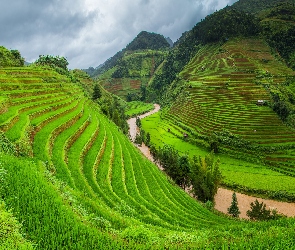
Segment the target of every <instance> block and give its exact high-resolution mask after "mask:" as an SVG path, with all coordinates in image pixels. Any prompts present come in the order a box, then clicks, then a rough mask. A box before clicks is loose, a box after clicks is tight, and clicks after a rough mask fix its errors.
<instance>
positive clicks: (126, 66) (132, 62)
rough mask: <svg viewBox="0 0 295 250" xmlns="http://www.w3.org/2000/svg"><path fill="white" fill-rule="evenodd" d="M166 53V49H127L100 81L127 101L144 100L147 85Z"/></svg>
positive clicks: (100, 77) (107, 88) (101, 76)
mask: <svg viewBox="0 0 295 250" xmlns="http://www.w3.org/2000/svg"><path fill="white" fill-rule="evenodd" d="M166 55H167V52H166V51H155V50H139V51H126V52H125V53H124V55H123V57H122V58H121V60H120V61H119V62H118V63H117V64H116V65H115V66H114V67H113V68H111V69H110V70H108V71H106V72H105V73H103V74H102V75H100V76H99V78H98V82H99V83H100V84H101V85H102V86H103V87H104V88H105V89H106V90H108V91H110V92H111V93H113V94H115V95H118V96H120V97H122V98H123V99H125V100H127V101H134V100H140V99H142V100H144V99H145V98H146V96H145V95H146V87H147V86H148V84H149V82H150V81H151V79H152V78H153V76H154V74H155V72H156V71H157V70H158V68H159V66H161V64H162V62H163V61H164V59H165V57H166Z"/></svg>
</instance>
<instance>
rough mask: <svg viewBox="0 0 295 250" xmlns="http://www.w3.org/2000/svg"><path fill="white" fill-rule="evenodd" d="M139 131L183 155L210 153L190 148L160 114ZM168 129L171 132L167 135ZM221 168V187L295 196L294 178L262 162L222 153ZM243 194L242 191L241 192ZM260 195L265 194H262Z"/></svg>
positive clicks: (154, 142) (157, 143)
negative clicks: (248, 160)
mask: <svg viewBox="0 0 295 250" xmlns="http://www.w3.org/2000/svg"><path fill="white" fill-rule="evenodd" d="M142 128H143V129H144V130H145V131H146V132H149V133H150V135H151V142H152V143H153V144H154V145H156V146H161V147H162V146H163V145H164V144H168V145H172V146H173V147H174V148H176V149H177V150H178V151H179V152H181V153H182V154H188V155H189V156H190V157H193V156H195V155H197V156H205V155H206V154H208V153H209V152H210V151H209V150H208V149H206V148H204V147H200V146H196V145H192V144H191V143H189V142H187V141H185V140H184V138H183V133H184V132H185V131H184V130H182V129H181V128H179V127H177V126H176V125H175V124H173V123H171V122H170V121H169V120H166V119H161V113H157V114H153V115H151V116H149V117H146V118H144V119H142ZM168 130H170V132H168ZM217 157H219V158H220V168H221V171H222V175H223V176H224V180H223V184H224V185H227V186H229V187H232V186H241V187H240V189H241V188H243V189H244V190H246V191H247V190H249V191H250V192H251V191H252V192H253V191H254V192H255V191H256V192H259V191H260V192H262V191H263V190H265V191H266V190H267V191H273V192H276V191H283V192H287V193H288V194H295V186H294V177H291V176H286V175H284V174H282V173H278V172H276V171H273V170H272V169H270V168H269V167H267V166H266V165H264V164H261V163H251V162H247V161H244V160H239V159H235V158H231V157H229V156H227V155H225V154H220V153H219V154H217ZM242 191H243V190H242ZM260 195H265V192H263V193H262V194H260Z"/></svg>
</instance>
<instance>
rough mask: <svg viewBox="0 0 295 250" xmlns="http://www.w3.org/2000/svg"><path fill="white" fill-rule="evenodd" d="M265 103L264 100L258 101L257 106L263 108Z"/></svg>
mask: <svg viewBox="0 0 295 250" xmlns="http://www.w3.org/2000/svg"><path fill="white" fill-rule="evenodd" d="M264 103H265V101H264V100H257V103H256V104H257V106H263V105H264Z"/></svg>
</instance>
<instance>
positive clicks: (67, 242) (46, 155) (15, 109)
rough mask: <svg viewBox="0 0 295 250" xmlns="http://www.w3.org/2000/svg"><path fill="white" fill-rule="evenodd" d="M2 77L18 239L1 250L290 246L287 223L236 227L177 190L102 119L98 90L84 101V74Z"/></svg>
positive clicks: (23, 71) (5, 192) (6, 189)
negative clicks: (92, 98)
mask: <svg viewBox="0 0 295 250" xmlns="http://www.w3.org/2000/svg"><path fill="white" fill-rule="evenodd" d="M0 73H1V75H0V76H1V77H0V81H1V86H0V87H1V99H0V100H1V105H2V106H1V115H0V122H1V131H2V133H1V137H0V142H1V143H0V145H1V147H0V151H1V153H0V164H1V173H4V174H2V175H1V182H0V187H1V188H0V197H1V200H3V201H4V202H5V204H6V207H7V210H10V214H11V215H13V216H14V217H15V218H16V219H17V220H18V221H19V222H22V231H21V232H22V233H23V236H21V235H19V234H18V233H17V231H16V233H17V235H19V236H17V238H15V236H14V235H8V234H6V235H7V236H8V238H7V239H8V240H7V241H6V243H5V244H8V248H16V247H15V246H16V245H17V244H19V246H20V247H19V248H20V249H30V247H31V244H30V243H27V241H26V240H28V241H29V242H31V243H32V244H33V245H34V246H35V248H36V249H45V248H46V249H57V248H58V249H60V248H64V249H69V248H71V249H73V248H74V249H90V248H95V249H125V248H127V249H162V248H169V249H179V248H206V247H207V248H222V247H223V248H227V247H229V246H233V244H234V245H235V246H236V247H237V248H240V247H246V248H247V247H250V246H252V245H255V244H257V243H258V242H259V245H260V246H261V247H263V248H265V247H266V248H268V247H277V246H282V247H284V248H285V249H286V248H287V247H288V246H289V247H290V248H292V247H293V245H294V242H293V241H292V240H290V239H292V238H293V237H294V230H293V227H294V220H293V219H289V220H286V219H281V220H278V221H271V222H269V223H259V224H252V223H249V222H236V221H234V220H231V219H229V218H226V217H224V216H220V215H218V214H215V213H213V212H211V211H209V210H207V209H206V208H204V207H203V206H202V205H201V204H200V203H198V202H196V201H195V200H194V199H192V198H191V197H190V196H189V195H187V194H186V193H185V192H184V191H183V190H182V189H180V188H179V187H177V186H176V185H175V184H174V183H173V182H172V181H171V179H170V178H169V177H167V176H166V175H164V174H163V173H161V171H159V169H158V168H157V167H156V166H155V165H153V164H152V163H151V162H149V161H148V160H147V159H145V158H144V157H143V156H142V155H141V154H140V153H139V152H138V150H137V149H136V148H135V147H134V146H133V145H132V144H131V143H130V141H129V139H128V138H127V136H125V135H124V134H123V133H122V132H120V129H119V128H118V126H116V124H115V123H113V122H111V121H110V120H109V119H108V118H107V117H106V116H105V115H104V114H103V112H102V110H103V107H102V103H99V100H101V99H102V98H107V96H106V94H105V93H104V90H103V89H102V96H101V97H100V98H98V102H97V103H95V102H93V101H92V100H91V99H90V98H91V96H92V95H89V93H87V92H86V91H87V89H88V87H84V88H83V85H84V84H86V83H89V82H88V81H89V79H88V78H87V77H86V76H84V75H83V74H82V73H81V72H75V77H76V78H77V79H78V81H75V82H72V81H71V79H70V78H68V77H67V76H66V75H61V74H59V73H57V72H56V71H54V70H52V69H49V68H42V67H36V66H30V67H25V68H3V69H1V71H0ZM78 76H80V78H78ZM48 79H51V81H48ZM53 79H54V80H55V81H53ZM16 82H17V83H16ZM87 96H89V97H90V98H87ZM8 100H10V101H8ZM12 131H14V132H12ZM181 162H182V164H184V162H185V161H184V159H182V160H181ZM2 177H3V178H2ZM11 215H9V216H8V217H7V216H5V217H4V222H1V226H2V225H5V223H6V224H7V223H10V222H9V221H11V220H10V218H11ZM3 223H4V224H3ZM15 225H16V224H15ZM16 228H18V227H17V226H16ZM242 229H243V230H242ZM257 232H262V234H260V233H259V234H258V233H257ZM270 234H272V235H273V234H274V235H275V237H272V238H271V239H269V237H267V235H270ZM23 238H25V239H26V240H24V239H23ZM1 239H2V238H1ZM278 244H279V245H278ZM23 246H24V247H23Z"/></svg>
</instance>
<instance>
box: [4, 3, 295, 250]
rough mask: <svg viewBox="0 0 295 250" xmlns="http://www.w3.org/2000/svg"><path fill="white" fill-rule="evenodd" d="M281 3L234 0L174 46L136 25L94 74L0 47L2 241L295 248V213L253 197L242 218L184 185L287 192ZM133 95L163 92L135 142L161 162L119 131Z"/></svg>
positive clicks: (289, 114) (292, 152)
mask: <svg viewBox="0 0 295 250" xmlns="http://www.w3.org/2000/svg"><path fill="white" fill-rule="evenodd" d="M255 2H256V3H257V5H255V4H254V3H255ZM277 2H278V1H268V2H267V3H265V2H264V1H259V2H257V1H254V0H253V1H252V0H248V1H242V0H241V1H239V2H238V3H237V4H235V5H234V8H230V7H227V8H225V9H224V10H221V11H218V12H215V13H213V14H212V15H210V16H208V17H207V18H205V20H203V21H202V22H200V23H199V24H197V25H196V26H195V27H194V28H193V29H192V30H191V31H189V32H186V33H184V34H183V36H182V37H181V38H180V39H179V40H178V42H177V43H176V44H175V46H174V48H173V49H171V50H169V49H168V48H169V44H168V43H167V41H166V40H165V38H164V37H163V36H160V35H157V34H151V33H148V32H142V33H140V34H139V35H138V37H137V38H136V39H135V40H134V41H133V42H131V43H130V44H129V45H128V46H127V47H126V49H124V50H122V51H120V52H118V53H117V54H116V55H115V56H114V57H113V58H111V59H110V60H108V61H107V62H106V63H105V64H104V65H102V66H100V67H98V68H97V69H95V70H94V69H89V70H90V71H91V74H92V76H94V75H97V74H99V76H98V79H97V81H94V80H93V79H91V78H90V76H89V75H87V74H86V73H85V72H83V71H81V70H73V71H70V70H68V68H67V65H68V62H67V61H66V59H65V58H63V57H54V56H40V58H39V59H38V60H37V61H36V62H35V63H34V64H32V65H30V66H28V67H20V66H23V59H22V57H21V55H20V53H19V52H18V51H9V50H7V49H5V48H3V47H1V48H0V53H1V57H0V66H1V68H0V90H1V91H0V249H33V248H35V249H253V248H255V247H256V248H257V249H294V248H295V241H294V239H295V231H294V227H295V219H294V218H289V219H287V218H282V217H281V216H278V215H277V214H276V213H275V212H272V211H271V210H268V209H266V207H265V206H264V205H263V204H260V203H258V202H255V203H252V204H251V210H249V212H248V215H249V217H251V218H252V219H253V220H256V221H255V222H253V221H245V220H239V219H237V217H238V214H239V212H238V209H237V205H238V204H237V201H236V200H235V197H233V202H232V206H231V208H229V213H230V214H231V215H233V217H236V218H232V217H231V216H229V215H222V214H220V213H218V212H216V211H214V210H213V209H212V203H210V202H209V203H206V204H204V203H200V202H198V201H196V200H195V199H194V198H192V197H190V196H189V195H188V194H187V193H186V192H185V191H184V190H183V189H185V188H191V190H192V193H193V195H194V196H195V197H197V198H198V199H199V200H201V201H202V202H206V201H208V200H209V201H212V200H213V199H214V194H215V193H216V191H217V187H218V185H219V183H220V182H221V184H222V185H225V186H227V187H229V188H232V189H234V190H239V191H242V192H246V193H251V194H256V195H260V196H263V197H269V198H273V199H278V200H288V201H293V202H294V201H295V189H294V176H295V165H294V162H295V161H294V159H295V147H294V143H293V141H294V138H295V134H294V129H293V128H294V124H295V122H294V117H295V108H294V105H295V104H294V103H295V101H294V100H295V95H294V90H295V88H294V84H295V82H294V76H295V74H294V71H293V70H292V69H291V68H290V67H294V65H293V60H294V58H293V57H294V55H293V54H294V48H293V46H294V43H293V40H294V39H293V33H294V32H293V29H294V22H293V21H294V20H293V16H294V7H293V5H289V4H280V5H277ZM261 3H263V5H261ZM292 3H293V2H292ZM239 6H240V7H239ZM243 11H247V12H249V13H250V14H245V13H244V12H243ZM252 14H253V15H252ZM286 16H287V17H286ZM104 87H105V88H106V89H108V90H110V91H111V92H112V93H115V94H118V95H119V96H121V97H124V98H126V99H128V100H129V101H132V100H136V102H128V103H126V102H125V101H124V100H122V99H120V98H119V97H116V96H114V95H113V94H111V93H109V92H108V91H106V90H105V88H104ZM138 100H142V101H143V100H153V101H155V100H156V101H160V102H161V104H162V111H161V112H160V113H158V114H154V115H153V116H150V117H148V118H146V119H144V120H142V121H140V120H139V119H138V120H137V125H140V127H141V133H140V135H139V136H138V137H137V141H138V143H139V144H140V142H141V141H144V142H145V143H146V144H148V145H151V148H152V153H153V154H154V156H155V158H156V159H157V160H158V161H159V162H160V163H161V165H162V166H163V168H164V170H165V172H162V171H160V170H159V168H158V167H157V166H156V165H154V164H153V163H151V162H150V161H149V160H147V159H146V158H145V157H143V155H142V154H141V153H140V152H139V150H138V149H137V148H136V147H135V146H134V145H132V144H131V142H130V140H129V138H128V136H127V132H128V127H127V123H126V118H127V116H134V115H139V114H141V113H142V112H146V111H147V110H150V109H152V107H153V105H152V104H144V103H142V102H138ZM258 100H261V101H262V102H258ZM260 104H263V105H260ZM212 151H213V152H214V153H215V158H213V155H212V154H213V153H212V154H211V155H208V153H210V152H212ZM219 170H220V171H221V174H220V171H219ZM221 175H222V176H221ZM274 183H275V185H274ZM178 185H179V186H181V187H182V188H180V187H179V186H178ZM4 204H5V206H4ZM260 220H267V221H265V222H261V221H260Z"/></svg>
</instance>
